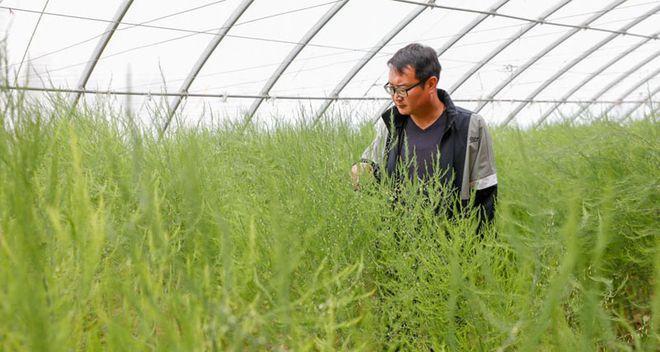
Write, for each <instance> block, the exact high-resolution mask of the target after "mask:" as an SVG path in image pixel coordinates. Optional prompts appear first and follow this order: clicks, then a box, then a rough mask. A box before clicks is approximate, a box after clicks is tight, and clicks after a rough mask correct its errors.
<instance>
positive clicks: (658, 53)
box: [569, 50, 660, 121]
mask: <svg viewBox="0 0 660 352" xmlns="http://www.w3.org/2000/svg"><path fill="white" fill-rule="evenodd" d="M658 56H660V50H658V51H656V52H655V53H653V54H651V55H650V56H648V57H647V58H646V59H644V60H642V61H641V62H639V63H638V64H637V65H635V66H634V67H633V68H631V69H630V70H628V71H626V72H624V73H622V74H620V75H619V76H617V77H616V78H615V79H613V80H612V81H610V82H609V83H608V84H607V85H605V87H603V88H602V89H601V90H600V91H598V93H596V94H594V95H593V96H592V97H591V99H589V101H595V100H597V99H599V98H600V97H602V96H603V94H605V93H606V92H608V91H609V90H610V89H612V88H614V87H615V86H617V85H618V84H619V83H621V82H622V81H623V80H624V79H625V78H626V77H628V76H630V75H631V74H632V73H634V72H636V71H637V70H639V69H640V68H642V67H643V66H645V65H646V64H648V63H649V62H651V61H653V60H654V59H655V58H657V57H658ZM589 106H591V103H589V104H584V105H582V106H581V107H580V109H579V110H578V111H577V112H576V113H575V114H573V116H571V117H570V118H569V120H571V121H574V120H575V119H576V118H577V117H578V116H580V114H582V113H583V112H584V111H585V110H587V108H589Z"/></svg>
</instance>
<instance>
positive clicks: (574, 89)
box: [0, 0, 660, 127]
mask: <svg viewBox="0 0 660 352" xmlns="http://www.w3.org/2000/svg"><path fill="white" fill-rule="evenodd" d="M339 3H345V4H344V5H343V6H338V4H339ZM246 4H247V8H246V9H245V11H237V9H239V8H240V6H246ZM127 5H128V10H127V11H126V12H125V14H124V15H123V17H119V18H121V20H120V23H119V24H118V25H117V26H116V31H114V32H113V33H110V34H111V35H108V33H107V31H108V28H112V27H113V26H112V22H113V20H114V19H116V18H118V17H117V16H118V13H120V9H121V8H122V6H127ZM427 5H428V6H427ZM659 5H660V1H648V0H646V1H645V0H626V1H614V0H611V1H593V0H589V1H588V0H570V1H567V0H556V1H554V2H553V1H548V2H538V1H528V0H509V1H504V0H490V1H486V0H474V1H469V2H465V1H458V0H443V1H435V2H433V1H428V0H414V1H413V0H410V1H409V0H348V1H346V0H342V1H332V0H304V1H303V0H280V1H269V0H254V1H251V2H250V1H245V0H190V1H172V0H158V1H156V0H134V1H126V0H104V1H73V0H27V1H26V0H3V1H0V30H2V31H3V36H4V37H5V46H6V51H5V54H6V61H7V63H8V65H9V66H8V67H9V82H10V85H11V86H15V87H19V86H20V87H35V88H44V87H45V88H48V89H50V88H61V89H68V88H70V89H75V88H81V87H79V86H78V84H79V82H80V81H81V78H82V77H84V73H85V72H84V69H85V67H87V66H89V61H90V60H91V59H93V58H94V53H95V50H98V49H97V48H102V51H98V52H97V53H99V54H100V55H99V60H98V62H97V63H96V65H95V66H94V68H93V70H92V71H91V74H90V76H89V80H88V81H87V82H86V84H85V85H84V89H87V90H95V91H109V92H114V93H116V92H138V93H142V95H139V96H135V97H133V98H132V99H125V98H124V96H121V97H118V98H117V99H115V101H116V104H117V105H118V106H119V107H121V106H122V105H123V107H124V108H126V106H125V105H126V104H130V105H131V106H130V108H131V110H132V111H134V112H137V113H139V114H140V115H142V116H144V117H148V116H146V115H149V114H152V113H153V110H154V108H153V106H152V105H156V104H158V103H160V105H161V107H164V108H165V109H166V107H168V106H173V105H172V102H173V101H174V100H175V99H177V97H176V96H166V97H154V96H149V93H164V92H165V93H179V92H180V90H181V89H182V85H183V83H184V81H185V80H186V77H193V78H194V79H192V81H191V83H190V87H189V88H188V89H187V92H188V93H191V94H206V95H210V96H211V97H209V96H206V97H184V98H183V99H182V100H183V103H182V104H181V105H179V106H178V107H177V111H176V114H177V116H178V119H180V120H181V121H185V122H189V123H197V122H200V121H201V122H204V121H207V120H209V119H211V116H214V117H215V118H216V119H218V118H221V119H230V120H231V119H239V118H242V115H243V114H245V113H247V112H248V111H249V108H250V107H251V106H254V105H255V101H257V100H259V99H263V102H262V103H261V104H260V105H258V108H257V109H256V112H255V114H254V118H253V119H252V121H254V122H262V123H263V122H272V121H277V120H290V119H295V118H297V117H299V115H300V114H301V112H303V114H304V115H306V116H307V117H309V118H314V117H315V114H316V113H317V112H318V111H321V110H319V109H320V108H322V107H323V104H324V100H323V99H321V98H325V97H330V96H331V95H332V93H333V90H334V91H335V92H334V93H337V94H336V96H337V98H338V99H336V100H332V104H330V109H331V110H333V109H339V110H341V111H342V112H343V114H344V116H347V117H348V118H350V119H353V120H355V121H360V120H362V119H368V118H373V117H374V116H375V115H376V114H377V113H378V111H380V110H381V109H382V108H383V104H384V102H385V101H386V99H387V98H388V96H387V95H386V93H385V92H384V91H383V89H382V85H383V84H385V83H386V81H387V67H386V61H387V60H388V59H389V58H390V57H391V55H392V54H393V53H394V52H395V51H396V50H397V49H399V48H400V47H402V46H404V45H406V44H408V43H411V42H419V43H422V44H425V45H429V46H431V47H433V48H435V49H443V51H442V53H441V55H440V63H441V64H442V67H443V71H442V73H441V78H440V83H439V87H441V88H444V89H450V88H452V87H455V88H456V89H455V91H453V94H452V96H453V98H454V99H455V100H457V101H459V103H458V104H459V105H461V106H463V107H465V108H468V109H477V108H480V114H482V115H483V116H484V117H485V118H486V120H487V121H489V123H491V124H500V123H504V122H506V121H508V120H509V119H508V118H509V117H510V120H511V123H515V124H518V125H519V126H523V127H527V126H533V125H535V124H538V123H539V122H540V121H543V122H544V123H549V122H556V121H559V120H561V119H564V118H573V117H574V116H575V114H576V113H577V112H579V111H581V110H584V111H583V112H582V113H583V114H588V115H590V116H599V115H600V114H601V113H602V112H605V111H607V112H608V113H609V114H610V116H611V117H613V118H620V117H624V116H622V115H628V114H632V116H633V117H634V116H640V115H642V114H644V113H646V112H648V111H649V110H652V109H657V104H658V102H657V101H658V98H657V97H656V96H655V95H656V94H657V92H658V86H660V79H659V78H658V77H656V73H657V71H658V67H660V59H659V58H658V55H657V53H658V51H659V50H660V43H659V41H658V25H657V23H658V20H659V19H660V18H659V17H658V9H660V7H659ZM333 7H334V8H335V9H336V8H339V10H338V11H336V13H335V14H334V15H332V16H331V17H330V18H329V20H327V21H323V20H322V19H323V18H324V16H328V13H329V11H330V10H331V9H333ZM418 10H421V12H420V11H418ZM416 12H419V14H417V15H415V16H413V17H414V18H413V19H412V20H411V21H409V22H408V21H405V19H406V18H410V17H411V14H412V13H416ZM237 14H238V18H237V19H236V21H230V19H231V18H232V16H236V15H237ZM594 18H595V19H594ZM478 19H482V20H481V21H477V20H478ZM589 19H594V20H593V21H590V20H589ZM227 23H232V25H231V27H230V28H224V29H225V30H223V28H222V27H223V25H225V24H227ZM402 23H404V24H405V25H403V26H402V28H401V30H400V31H398V32H396V34H395V35H394V36H392V37H391V38H390V36H388V34H391V33H392V31H393V29H395V28H396V27H397V26H399V25H401V24H402ZM475 23H476V25H474V24H475ZM585 23H586V25H585ZM470 24H472V25H473V26H470ZM576 27H581V28H580V29H579V30H576ZM624 32H625V33H624ZM219 33H225V35H224V36H223V37H222V38H221V40H219V42H218V43H217V46H215V48H214V49H213V50H211V51H210V55H208V58H207V59H206V60H205V61H204V63H203V65H202V66H201V68H200V69H199V70H198V72H197V70H194V69H193V68H194V66H195V63H196V62H198V61H200V57H203V56H204V55H203V53H204V52H205V50H206V49H207V48H209V43H212V42H214V41H216V42H217V39H218V35H219ZM310 33H313V35H312V36H311V39H310V37H309V35H310ZM570 33H572V35H570V36H569V35H568V34H570ZM306 36H307V37H306ZM108 37H109V40H108V42H107V45H106V46H104V47H103V46H102V45H99V43H100V42H101V41H102V40H103V39H104V38H106V39H107V38H108ZM562 38H564V39H562ZM457 39H458V40H457ZM553 43H558V44H557V45H556V46H554V44H553ZM599 43H603V44H602V45H600V46H598V44H599ZM379 44H384V45H382V48H380V45H379ZM295 48H298V50H294V49H295ZM374 48H378V49H377V50H375V52H371V51H372V50H373V49H374ZM294 51H295V52H296V54H295V55H294V56H293V57H292V56H291V53H292V52H294ZM585 54H588V55H585ZM624 54H625V55H624ZM365 57H369V58H370V59H369V60H368V61H367V62H366V63H365V64H364V65H363V66H362V67H361V68H359V70H355V68H356V65H357V64H358V63H359V62H361V60H364V58H365ZM291 58H293V59H292V60H291ZM614 58H617V59H616V60H613V59H614ZM284 60H290V63H289V64H288V65H282V62H283V61H284ZM640 63H643V64H641V65H640ZM283 66H285V69H284V70H281V68H282V67H283ZM19 67H20V70H19ZM278 68H279V69H280V70H281V74H280V73H279V72H278ZM632 68H635V69H634V70H631V69H632ZM352 71H354V72H352ZM349 73H351V74H349ZM352 73H354V74H352ZM274 76H275V77H276V79H275V82H274V83H273V84H272V87H270V89H268V90H266V91H267V93H265V92H266V91H264V87H265V86H266V83H267V82H268V81H269V79H271V80H272V79H273V77H274ZM347 77H348V78H349V79H348V81H347V82H346V81H345V80H346V79H347ZM342 82H343V83H345V84H340V83H342ZM503 82H504V83H506V84H504V87H502V88H500V86H502V83H503ZM640 82H641V84H640ZM340 86H343V87H342V89H339V91H338V92H337V91H336V88H337V87H340ZM183 92H184V93H185V90H184V91H183ZM31 94H35V95H38V94H45V93H43V92H34V93H31ZM70 94H71V95H72V97H73V96H75V94H74V93H70ZM238 95H242V96H247V97H243V98H236V97H235V96H238ZM624 95H625V96H624ZM222 96H225V97H224V98H223V97H222ZM227 96H229V98H227ZM594 96H598V97H597V98H596V101H594V102H592V101H593V100H594ZM83 97H84V99H85V100H86V101H87V102H91V101H94V99H96V97H95V95H93V94H84V95H83ZM309 97H313V98H316V99H306V98H309ZM293 98H301V99H293ZM347 98H351V99H352V100H349V99H347ZM357 98H360V99H363V100H356V99H357ZM527 100H530V101H527ZM631 109H632V111H631ZM512 113H514V114H513V115H512ZM324 116H325V117H327V116H336V115H333V114H327V113H326V114H325V115H324Z"/></svg>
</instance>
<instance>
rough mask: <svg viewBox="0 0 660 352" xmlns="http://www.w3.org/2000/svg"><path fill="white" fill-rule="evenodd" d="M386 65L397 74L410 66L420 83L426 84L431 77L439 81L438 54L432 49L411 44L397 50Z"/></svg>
mask: <svg viewBox="0 0 660 352" xmlns="http://www.w3.org/2000/svg"><path fill="white" fill-rule="evenodd" d="M387 65H388V66H391V67H393V68H394V69H395V70H396V71H397V72H399V73H401V72H403V69H404V68H406V67H408V66H412V68H414V69H415V76H417V79H419V80H420V81H421V82H426V80H427V79H429V78H431V77H432V76H435V77H437V78H438V79H440V70H441V69H442V68H441V67H440V62H439V61H438V54H437V53H436V52H435V50H433V48H431V47H428V46H425V45H422V44H418V43H412V44H408V45H406V46H405V47H403V48H401V49H399V50H398V51H397V52H396V53H394V55H393V56H392V58H391V59H389V60H388V61H387Z"/></svg>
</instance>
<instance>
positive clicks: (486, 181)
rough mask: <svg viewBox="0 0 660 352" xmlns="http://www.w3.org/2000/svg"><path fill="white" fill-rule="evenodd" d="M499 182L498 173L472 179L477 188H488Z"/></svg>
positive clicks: (473, 185)
mask: <svg viewBox="0 0 660 352" xmlns="http://www.w3.org/2000/svg"><path fill="white" fill-rule="evenodd" d="M496 184H497V174H492V175H490V176H486V177H484V178H480V179H478V180H476V181H472V187H474V188H476V189H477V190H480V189H484V188H488V187H490V186H494V185H496Z"/></svg>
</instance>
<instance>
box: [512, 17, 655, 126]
mask: <svg viewBox="0 0 660 352" xmlns="http://www.w3.org/2000/svg"><path fill="white" fill-rule="evenodd" d="M658 10H660V5H658V6H656V7H654V8H653V9H652V10H650V11H648V12H646V13H645V14H644V15H642V16H640V17H638V18H636V19H634V20H633V21H632V22H630V23H628V24H626V25H625V26H623V27H621V29H619V31H620V32H623V33H625V31H627V30H628V29H630V28H632V27H633V26H635V25H637V24H638V23H640V22H642V21H644V20H645V19H647V18H649V17H651V16H652V15H654V14H655V13H656V12H658ZM619 35H620V34H610V35H608V36H607V37H606V38H605V39H603V40H601V41H600V42H598V43H596V45H594V46H592V47H591V48H590V49H589V50H586V51H584V52H583V53H582V55H580V56H578V57H577V58H575V59H573V60H572V61H571V62H569V63H568V64H566V65H564V66H563V67H562V68H560V69H558V70H557V73H555V74H554V75H552V77H550V78H548V79H547V80H545V82H543V83H542V84H541V85H540V86H539V87H538V88H536V90H534V92H532V94H530V95H529V96H528V97H527V98H526V99H525V100H532V99H534V98H535V97H536V96H537V95H538V94H539V93H541V92H542V91H543V90H544V89H545V88H547V87H548V86H549V85H550V84H552V83H553V82H554V81H555V80H557V78H559V77H561V76H562V75H563V74H564V73H566V71H568V70H570V69H571V68H572V67H573V66H575V65H577V64H578V63H580V62H582V60H584V59H585V58H587V57H589V55H591V54H593V53H594V52H595V51H596V50H598V49H600V48H601V47H603V46H604V45H605V44H607V43H609V42H611V41H612V40H613V39H614V38H616V37H618V36H619ZM525 106H527V103H520V104H518V106H516V108H515V109H514V110H513V111H512V112H511V113H509V116H508V117H507V118H506V120H505V121H504V122H503V123H502V126H506V125H507V124H508V123H509V122H511V120H513V118H514V117H515V116H516V115H517V114H518V113H519V112H520V110H522V109H523V108H524V107H525Z"/></svg>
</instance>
